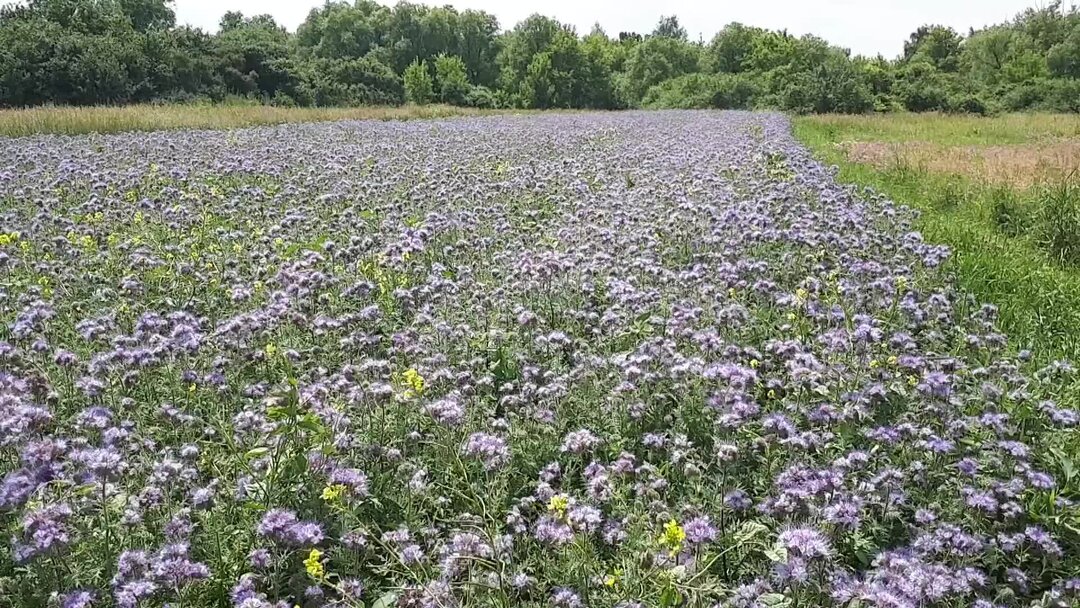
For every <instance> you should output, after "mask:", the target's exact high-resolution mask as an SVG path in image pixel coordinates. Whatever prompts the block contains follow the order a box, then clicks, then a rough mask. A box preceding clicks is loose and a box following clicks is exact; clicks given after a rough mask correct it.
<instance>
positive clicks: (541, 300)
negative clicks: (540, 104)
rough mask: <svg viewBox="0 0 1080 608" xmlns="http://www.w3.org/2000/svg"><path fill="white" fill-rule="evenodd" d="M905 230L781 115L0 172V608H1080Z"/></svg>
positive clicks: (116, 158) (971, 338)
mask: <svg viewBox="0 0 1080 608" xmlns="http://www.w3.org/2000/svg"><path fill="white" fill-rule="evenodd" d="M912 219H913V212H912V211H910V210H908V209H907V208H905V207H902V206H899V205H896V204H893V203H892V202H890V201H887V200H884V199H883V198H882V197H880V196H877V195H875V194H873V193H870V192H857V191H855V190H854V189H851V188H847V187H843V186H840V185H838V184H837V183H836V182H835V181H834V179H833V175H832V172H831V171H830V170H829V169H828V168H827V167H824V166H822V165H820V164H818V163H816V162H815V161H814V160H812V158H811V157H810V155H809V153H808V152H806V151H805V150H804V149H803V148H801V147H800V146H798V145H797V144H796V143H795V142H794V140H793V139H792V137H791V135H790V134H789V124H788V121H787V119H786V118H784V117H782V116H779V115H769V114H744V113H704V112H702V113H695V112H671V113H621V114H597V115H590V114H571V115H544V116H533V117H491V118H464V119H450V120H443V121H435V122H421V121H417V122H408V123H393V124H392V123H371V122H342V123H326V124H309V125H295V126H282V127H272V128H256V129H246V130H238V131H231V132H170V133H150V134H128V135H113V136H91V137H33V138H26V139H13V140H0V321H2V323H0V478H2V481H0V527H2V528H3V531H4V538H3V539H2V540H3V542H4V543H5V546H4V551H3V553H2V554H0V605H3V606H14V607H18V608H30V607H35V608H36V607H50V608H56V607H60V608H88V607H91V606H92V607H95V608H98V607H114V606H115V607H119V608H133V607H135V606H147V607H150V606H153V607H160V606H166V605H167V606H170V607H173V608H181V607H209V606H234V607H235V608H270V607H276V606H282V607H292V606H294V605H299V606H302V607H317V606H348V607H361V606H362V607H366V608H390V607H392V606H400V607H403V608H404V607H410V608H411V607H425V608H426V607H430V608H454V607H459V606H460V607H462V608H474V607H485V608H486V607H493V608H494V607H511V606H514V607H517V606H526V607H538V608H539V607H546V608H580V607H586V606H588V607H609V606H619V607H624V608H628V607H635V606H640V607H662V608H671V607H675V606H695V607H696V606H702V607H711V606H722V607H729V606H730V607H733V608H749V607H751V606H753V607H760V608H809V607H816V606H836V607H841V606H843V607H852V608H854V607H871V606H872V607H878V608H916V607H938V606H940V607H950V608H952V607H956V608H959V607H961V606H963V607H967V606H972V607H977V608H992V607H1020V606H1071V605H1075V604H1073V602H1075V601H1077V599H1076V598H1077V597H1078V594H1080V579H1077V578H1075V577H1077V576H1078V569H1080V508H1078V506H1077V504H1076V502H1075V501H1076V500H1077V499H1080V496H1078V480H1077V478H1076V470H1075V467H1074V464H1073V462H1074V461H1073V459H1072V458H1073V456H1074V455H1075V453H1076V451H1077V450H1076V443H1077V438H1076V435H1075V434H1073V432H1074V428H1075V425H1076V424H1077V421H1078V418H1080V415H1078V412H1077V410H1076V409H1074V408H1075V407H1076V406H1075V401H1076V396H1075V394H1070V392H1069V389H1068V388H1067V387H1069V386H1070V384H1069V383H1070V382H1071V381H1072V380H1071V379H1070V378H1071V377H1072V376H1073V374H1074V370H1073V368H1072V367H1071V366H1070V365H1069V364H1068V363H1065V362H1059V363H1053V364H1050V365H1048V366H1047V365H1041V364H1037V363H1036V361H1039V356H1038V353H1035V354H1034V355H1033V354H1032V353H1027V352H1019V353H1018V352H1015V351H1014V350H1013V349H1010V347H1009V345H1008V343H1007V340H1006V337H1005V336H1003V335H1002V334H1001V333H999V332H998V331H997V330H996V328H995V323H994V320H995V312H996V311H995V309H994V308H993V306H990V305H983V304H982V303H978V302H974V301H973V300H972V299H971V298H970V297H968V296H967V295H966V294H964V293H961V292H958V291H957V289H956V288H955V286H954V284H953V282H952V281H951V279H950V277H949V275H948V272H947V270H946V269H943V268H942V264H943V263H945V262H946V260H947V258H948V256H949V251H948V250H947V249H946V248H944V247H942V246H938V245H935V244H931V243H926V242H924V241H923V240H922V239H921V238H920V236H919V235H918V234H916V233H914V232H912V231H911V228H910V224H911V222H912ZM1070 399H1071V401H1070Z"/></svg>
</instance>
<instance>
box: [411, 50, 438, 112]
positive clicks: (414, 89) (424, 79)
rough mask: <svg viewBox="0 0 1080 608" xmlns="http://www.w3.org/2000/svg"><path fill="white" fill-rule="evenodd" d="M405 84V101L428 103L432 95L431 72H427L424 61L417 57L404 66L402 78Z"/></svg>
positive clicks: (420, 103) (419, 103)
mask: <svg viewBox="0 0 1080 608" xmlns="http://www.w3.org/2000/svg"><path fill="white" fill-rule="evenodd" d="M403 80H404V84H405V101H408V102H409V103H415V104H418V105H424V104H426V103H429V102H430V101H431V99H432V96H433V95H434V92H433V88H432V82H431V74H430V73H429V72H428V66H427V62H426V61H421V60H419V59H417V60H415V61H413V62H412V63H411V64H410V65H409V67H407V68H405V76H404V78H403Z"/></svg>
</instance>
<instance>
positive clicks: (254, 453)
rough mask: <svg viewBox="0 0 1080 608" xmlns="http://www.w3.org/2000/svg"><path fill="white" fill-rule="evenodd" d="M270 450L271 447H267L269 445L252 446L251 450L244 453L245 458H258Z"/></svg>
mask: <svg viewBox="0 0 1080 608" xmlns="http://www.w3.org/2000/svg"><path fill="white" fill-rule="evenodd" d="M269 452H270V448H267V447H257V448H251V449H250V450H248V451H247V452H245V453H244V458H247V459H248V460H251V459H253V458H258V457H260V456H265V455H266V454H268V453H269Z"/></svg>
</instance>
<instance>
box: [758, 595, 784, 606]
mask: <svg viewBox="0 0 1080 608" xmlns="http://www.w3.org/2000/svg"><path fill="white" fill-rule="evenodd" d="M758 601H759V602H761V603H762V604H764V605H765V606H769V608H784V607H786V606H790V605H791V598H789V597H788V596H786V595H784V594H783V593H766V594H765V595H762V596H760V597H758Z"/></svg>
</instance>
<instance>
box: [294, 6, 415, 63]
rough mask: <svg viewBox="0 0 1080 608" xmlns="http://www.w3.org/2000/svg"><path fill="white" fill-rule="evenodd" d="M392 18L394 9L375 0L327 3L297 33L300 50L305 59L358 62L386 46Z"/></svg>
mask: <svg viewBox="0 0 1080 608" xmlns="http://www.w3.org/2000/svg"><path fill="white" fill-rule="evenodd" d="M390 15H391V13H390V9H388V8H386V7H384V6H382V5H380V4H378V3H376V2H373V1H372V0H357V2H356V3H355V4H350V3H348V2H327V3H326V4H324V5H323V6H321V7H319V8H314V9H312V10H311V12H310V13H309V14H308V17H307V19H306V20H305V21H304V22H303V23H301V24H300V27H298V28H297V29H296V46H297V48H298V49H299V50H300V52H301V54H302V55H308V56H313V57H320V58H323V59H357V58H360V57H363V56H365V55H367V54H368V52H369V51H371V50H372V49H373V48H375V47H376V46H378V45H379V44H380V42H382V35H381V34H382V32H385V31H386V29H388V28H387V25H388V24H389V22H390ZM410 61H411V58H410Z"/></svg>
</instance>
